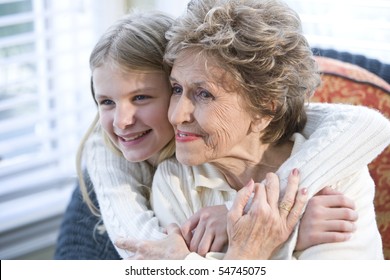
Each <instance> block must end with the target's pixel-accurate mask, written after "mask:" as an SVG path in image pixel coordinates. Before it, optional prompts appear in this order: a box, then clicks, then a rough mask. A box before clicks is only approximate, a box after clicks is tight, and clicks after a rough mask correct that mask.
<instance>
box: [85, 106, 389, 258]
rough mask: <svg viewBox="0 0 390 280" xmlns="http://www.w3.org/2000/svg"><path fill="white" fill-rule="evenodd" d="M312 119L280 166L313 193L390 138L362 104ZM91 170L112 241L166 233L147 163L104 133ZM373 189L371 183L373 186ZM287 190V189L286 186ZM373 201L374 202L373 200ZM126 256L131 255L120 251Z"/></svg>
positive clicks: (313, 109)
mask: <svg viewBox="0 0 390 280" xmlns="http://www.w3.org/2000/svg"><path fill="white" fill-rule="evenodd" d="M307 112H308V122H307V125H306V127H305V129H304V130H303V132H302V134H303V136H304V137H305V138H307V139H308V140H307V141H302V144H301V145H300V150H299V152H298V153H296V154H293V155H292V156H291V157H290V159H289V160H288V161H286V162H285V164H283V165H282V167H281V168H280V170H279V174H278V175H279V176H280V178H281V185H282V186H284V185H285V184H286V180H287V179H286V178H287V176H288V172H289V171H290V170H291V169H292V168H294V167H296V168H299V169H300V173H301V185H302V186H309V195H310V196H311V195H313V194H314V193H316V192H317V191H318V189H319V188H320V187H321V186H325V185H329V184H337V182H339V180H340V178H346V177H347V174H354V173H355V172H357V171H358V170H362V169H363V168H365V167H366V166H367V164H368V163H370V162H371V161H372V160H373V159H374V158H375V157H376V156H377V155H378V154H379V153H380V152H381V151H382V150H383V149H384V148H385V147H386V146H387V145H388V144H389V141H390V125H389V121H388V120H387V119H386V118H385V117H383V116H382V115H381V114H380V113H378V112H376V111H374V110H372V109H368V108H366V107H362V106H350V105H335V104H331V105H330V104H311V105H309V107H308V110H307ZM84 156H85V159H86V164H87V170H88V173H89V175H90V177H91V181H92V183H93V185H94V188H95V192H96V195H97V199H98V201H99V206H100V210H101V214H102V218H103V221H104V224H105V226H106V229H107V231H108V234H109V236H110V238H111V240H115V239H116V238H117V237H118V236H123V237H128V238H135V239H160V238H163V237H164V236H165V235H164V234H163V233H162V228H161V227H160V226H159V222H158V220H157V218H156V217H155V216H154V213H153V211H152V210H150V205H149V195H150V187H149V186H151V183H152V182H151V181H152V176H153V168H152V167H151V166H149V165H148V164H147V163H145V162H142V163H130V162H127V161H126V160H125V159H124V158H123V157H121V156H118V155H116V154H114V153H112V152H110V151H109V150H108V149H107V148H106V147H104V143H103V140H102V137H101V134H100V133H99V131H96V132H95V134H94V135H93V137H91V139H90V140H89V141H88V143H87V145H86V150H85V154H84ZM368 187H371V186H368ZM282 188H283V187H282ZM371 203H372V200H371ZM295 239H296V232H294V234H292V236H291V238H290V240H293V241H292V242H288V243H286V246H287V247H288V248H287V249H286V250H282V251H283V252H287V253H286V254H284V255H283V256H280V257H278V256H277V258H289V256H291V255H292V251H293V248H294V246H295V243H294V242H295V241H294V240H295ZM118 252H119V254H120V255H121V257H124V258H125V257H127V256H128V253H127V252H125V251H124V250H119V249H118Z"/></svg>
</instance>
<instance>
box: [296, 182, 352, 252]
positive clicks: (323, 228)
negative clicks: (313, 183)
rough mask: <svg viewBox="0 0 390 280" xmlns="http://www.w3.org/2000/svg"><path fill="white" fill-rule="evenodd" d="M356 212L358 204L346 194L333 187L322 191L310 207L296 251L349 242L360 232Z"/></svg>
mask: <svg viewBox="0 0 390 280" xmlns="http://www.w3.org/2000/svg"><path fill="white" fill-rule="evenodd" d="M354 210H355V204H354V202H353V201H352V200H351V199H349V198H347V197H346V196H344V195H343V194H342V193H340V192H338V191H336V190H333V189H332V188H330V187H325V188H324V189H322V190H321V191H320V192H319V193H317V194H316V195H315V196H314V197H312V198H311V199H310V200H309V202H308V204H307V208H306V211H305V213H304V215H303V217H302V219H301V224H300V226H299V231H298V241H297V245H296V247H295V250H296V251H302V250H305V249H307V248H309V247H311V246H314V245H318V244H322V243H332V242H343V241H346V240H348V239H349V238H350V237H351V235H352V233H353V232H354V231H355V229H356V226H355V224H354V222H355V221H356V220H357V216H358V215H357V212H356V211H354Z"/></svg>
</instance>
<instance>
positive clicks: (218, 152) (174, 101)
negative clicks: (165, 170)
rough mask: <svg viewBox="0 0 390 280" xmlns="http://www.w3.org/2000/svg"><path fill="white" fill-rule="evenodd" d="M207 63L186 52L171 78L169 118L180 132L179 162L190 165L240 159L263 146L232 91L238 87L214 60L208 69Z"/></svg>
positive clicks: (240, 99) (177, 147) (181, 55)
mask: <svg viewBox="0 0 390 280" xmlns="http://www.w3.org/2000/svg"><path fill="white" fill-rule="evenodd" d="M205 62H206V59H205V58H202V57H200V56H196V55H195V54H191V53H189V52H185V53H183V52H182V53H181V54H180V55H179V56H178V57H177V59H176V60H175V63H174V66H173V69H172V72H171V76H170V81H171V86H172V92H173V93H172V96H171V103H170V107H169V112H168V116H169V121H170V122H171V124H172V125H173V127H174V130H175V137H176V138H175V139H176V157H177V159H178V160H179V161H180V162H181V163H183V164H185V165H199V164H202V163H205V162H213V161H216V160H218V159H221V158H235V157H238V158H240V157H241V156H242V155H243V153H247V151H248V150H250V149H251V147H252V145H257V146H259V135H258V134H257V135H255V134H254V133H252V129H251V125H252V117H251V115H250V113H249V112H248V110H246V109H245V106H244V104H245V102H244V100H243V97H242V96H241V95H239V94H238V93H237V92H235V91H234V90H233V88H235V87H234V85H235V83H236V81H235V80H234V79H233V77H232V76H231V75H229V74H228V73H227V72H226V71H224V70H223V69H221V68H219V67H218V65H217V64H216V63H215V60H213V59H212V58H207V66H206V65H205ZM229 89H231V90H229Z"/></svg>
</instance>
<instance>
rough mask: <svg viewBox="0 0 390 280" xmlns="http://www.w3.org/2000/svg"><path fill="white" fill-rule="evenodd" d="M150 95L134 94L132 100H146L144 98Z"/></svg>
mask: <svg viewBox="0 0 390 280" xmlns="http://www.w3.org/2000/svg"><path fill="white" fill-rule="evenodd" d="M149 98H150V97H149V96H146V95H136V96H134V98H133V100H134V101H142V100H146V99H149Z"/></svg>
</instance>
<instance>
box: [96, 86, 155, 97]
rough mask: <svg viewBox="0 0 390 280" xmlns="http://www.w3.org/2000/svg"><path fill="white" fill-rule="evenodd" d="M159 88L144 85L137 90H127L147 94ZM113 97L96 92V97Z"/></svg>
mask: <svg viewBox="0 0 390 280" xmlns="http://www.w3.org/2000/svg"><path fill="white" fill-rule="evenodd" d="M156 90H157V88H156V87H152V86H146V87H143V88H138V89H136V90H133V91H129V92H127V94H131V95H137V94H145V93H148V92H154V91H156ZM98 97H99V98H111V97H110V96H108V95H105V94H97V93H96V92H95V98H98Z"/></svg>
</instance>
